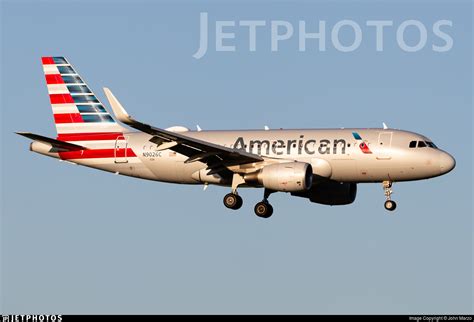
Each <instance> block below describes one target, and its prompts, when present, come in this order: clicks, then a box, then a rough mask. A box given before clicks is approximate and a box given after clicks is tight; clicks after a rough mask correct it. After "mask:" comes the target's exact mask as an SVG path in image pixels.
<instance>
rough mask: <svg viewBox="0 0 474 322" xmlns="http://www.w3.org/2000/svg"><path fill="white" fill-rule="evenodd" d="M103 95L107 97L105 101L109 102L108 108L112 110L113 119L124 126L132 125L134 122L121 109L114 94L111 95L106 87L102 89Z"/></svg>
mask: <svg viewBox="0 0 474 322" xmlns="http://www.w3.org/2000/svg"><path fill="white" fill-rule="evenodd" d="M104 93H105V96H107V99H108V100H109V103H110V106H111V107H112V110H113V111H114V114H115V117H116V118H117V119H118V120H119V121H120V122H123V123H125V124H130V123H133V122H134V120H133V118H132V117H131V116H130V115H129V114H128V113H127V111H126V110H125V109H124V108H123V106H122V104H120V102H119V101H118V99H117V98H116V97H115V96H114V94H112V92H111V91H110V89H108V88H107V87H104Z"/></svg>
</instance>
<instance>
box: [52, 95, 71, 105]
mask: <svg viewBox="0 0 474 322" xmlns="http://www.w3.org/2000/svg"><path fill="white" fill-rule="evenodd" d="M49 100H50V101H51V104H64V103H74V100H73V99H72V96H71V95H70V94H49Z"/></svg>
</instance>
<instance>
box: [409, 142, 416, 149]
mask: <svg viewBox="0 0 474 322" xmlns="http://www.w3.org/2000/svg"><path fill="white" fill-rule="evenodd" d="M410 148H412V149H413V148H416V141H411V142H410Z"/></svg>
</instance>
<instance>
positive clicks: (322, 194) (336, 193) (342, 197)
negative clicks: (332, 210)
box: [291, 181, 357, 206]
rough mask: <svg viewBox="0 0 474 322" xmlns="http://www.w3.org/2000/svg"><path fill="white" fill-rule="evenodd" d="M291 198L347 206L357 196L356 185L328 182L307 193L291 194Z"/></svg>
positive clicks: (317, 185) (319, 184) (314, 187)
mask: <svg viewBox="0 0 474 322" xmlns="http://www.w3.org/2000/svg"><path fill="white" fill-rule="evenodd" d="M291 195H292V196H298V197H303V198H308V199H309V200H310V201H311V202H315V203H320V204H323V205H330V206H342V205H348V204H351V203H353V202H354V200H355V199H356V196H357V184H355V183H339V182H336V181H328V182H322V183H318V184H316V185H315V186H313V187H312V188H311V189H310V190H308V191H303V192H296V193H291Z"/></svg>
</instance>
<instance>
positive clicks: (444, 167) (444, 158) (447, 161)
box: [439, 152, 456, 174]
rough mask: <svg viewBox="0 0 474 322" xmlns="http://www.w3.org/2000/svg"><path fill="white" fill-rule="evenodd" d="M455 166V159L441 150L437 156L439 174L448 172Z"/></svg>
mask: <svg viewBox="0 0 474 322" xmlns="http://www.w3.org/2000/svg"><path fill="white" fill-rule="evenodd" d="M455 166H456V160H455V159H454V158H453V157H452V156H451V155H450V154H449V153H446V152H441V155H440V157H439V169H440V173H441V174H445V173H448V172H449V171H451V170H453V169H454V167H455Z"/></svg>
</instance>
